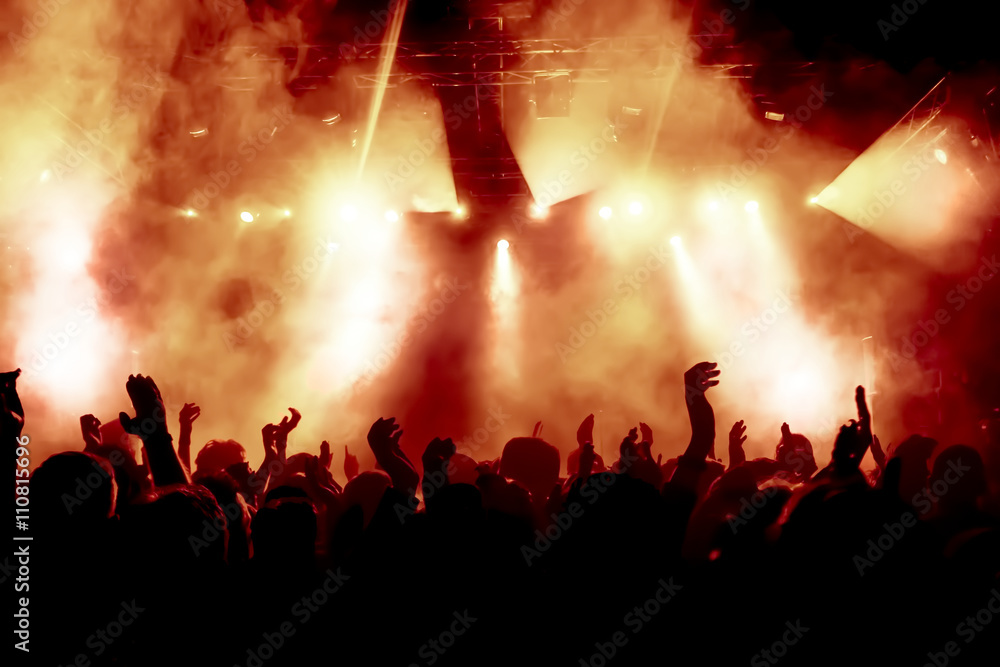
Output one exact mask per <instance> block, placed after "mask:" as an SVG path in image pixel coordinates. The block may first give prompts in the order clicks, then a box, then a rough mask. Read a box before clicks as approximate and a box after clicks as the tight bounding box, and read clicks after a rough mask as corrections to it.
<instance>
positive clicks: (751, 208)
mask: <svg viewBox="0 0 1000 667" xmlns="http://www.w3.org/2000/svg"><path fill="white" fill-rule="evenodd" d="M743 208H744V209H745V210H746V212H747V213H754V212H756V211H757V209H758V208H760V205H759V204H758V203H757V202H755V201H748V202H747V205H746V206H744V207H743Z"/></svg>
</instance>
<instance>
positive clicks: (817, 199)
mask: <svg viewBox="0 0 1000 667" xmlns="http://www.w3.org/2000/svg"><path fill="white" fill-rule="evenodd" d="M818 202H819V197H812V198H811V199H810V200H809V203H810V204H816V203H818Z"/></svg>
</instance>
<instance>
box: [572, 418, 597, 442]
mask: <svg viewBox="0 0 1000 667" xmlns="http://www.w3.org/2000/svg"><path fill="white" fill-rule="evenodd" d="M588 442H589V443H593V442H594V415H593V414H589V415H587V416H586V417H584V418H583V421H582V422H580V426H579V428H577V429H576V444H577V445H579V446H580V447H583V446H584V445H585V444H586V443H588Z"/></svg>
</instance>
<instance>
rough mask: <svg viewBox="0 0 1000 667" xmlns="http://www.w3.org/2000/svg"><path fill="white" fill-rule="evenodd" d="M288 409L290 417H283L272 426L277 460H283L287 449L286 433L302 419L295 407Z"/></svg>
mask: <svg viewBox="0 0 1000 667" xmlns="http://www.w3.org/2000/svg"><path fill="white" fill-rule="evenodd" d="M288 411H289V412H290V413H292V418H291V419H289V418H288V417H283V418H282V420H281V423H279V424H278V425H277V426H274V425H273V424H272V425H271V426H274V447H275V449H277V451H278V460H279V461H281V462H284V461H285V459H286V457H285V451H286V450H287V449H288V434H289V433H291V432H292V430H293V429H294V428H295V427H296V426H298V425H299V422H300V421H301V420H302V415H301V414H299V411H298V410H296V409H295V408H288Z"/></svg>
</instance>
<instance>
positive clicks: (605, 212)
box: [597, 206, 611, 220]
mask: <svg viewBox="0 0 1000 667" xmlns="http://www.w3.org/2000/svg"><path fill="white" fill-rule="evenodd" d="M597 215H599V216H601V217H602V218H604V219H605V220H607V219H608V218H610V217H611V207H610V206H602V207H601V210H599V211H598V212H597Z"/></svg>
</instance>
